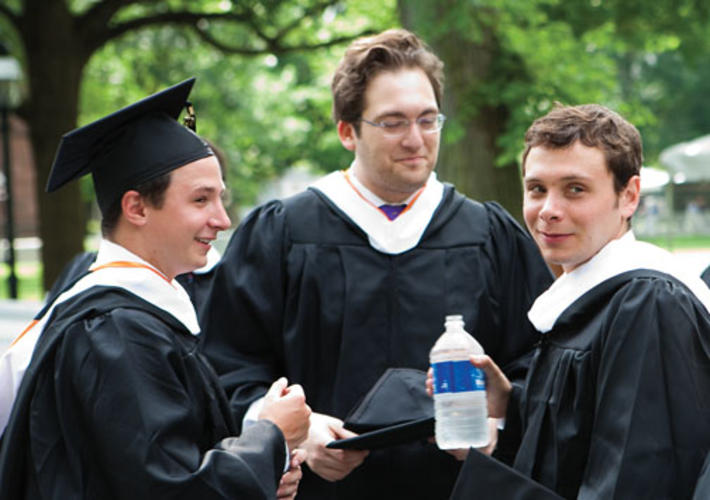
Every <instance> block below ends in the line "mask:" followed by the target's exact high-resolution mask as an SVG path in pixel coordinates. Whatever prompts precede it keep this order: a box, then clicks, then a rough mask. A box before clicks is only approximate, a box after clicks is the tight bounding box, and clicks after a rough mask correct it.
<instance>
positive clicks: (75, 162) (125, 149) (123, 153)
mask: <svg viewBox="0 0 710 500" xmlns="http://www.w3.org/2000/svg"><path fill="white" fill-rule="evenodd" d="M194 83H195V78H190V79H188V80H185V81H184V82H182V83H179V84H177V85H174V86H172V87H170V88H167V89H165V90H162V91H160V92H158V93H156V94H153V95H151V96H149V97H146V98H145V99H142V100H140V101H138V102H136V103H134V104H131V105H130V106H127V107H125V108H123V109H120V110H119V111H116V112H115V113H112V114H110V115H108V116H105V117H103V118H101V119H99V120H96V121H95V122H92V123H90V124H88V125H85V126H83V127H80V128H78V129H76V130H72V131H71V132H69V133H67V134H65V135H64V136H63V137H62V139H61V141H60V143H59V148H58V149H57V154H56V157H55V158H54V163H53V164H52V170H51V172H50V174H49V179H48V181H47V192H52V191H55V190H56V189H59V188H60V187H61V186H63V185H64V184H66V183H67V182H69V181H72V180H74V179H77V178H79V177H81V176H83V175H85V174H88V173H89V172H91V174H92V175H93V178H94V189H95V190H96V198H97V201H98V204H99V208H100V209H101V212H102V213H103V214H106V211H107V210H108V208H109V207H110V206H111V205H112V204H113V203H114V202H116V201H117V200H118V199H120V197H121V196H122V195H123V193H125V192H126V191H128V190H129V189H132V188H134V187H136V186H138V185H139V184H141V183H143V182H146V181H149V180H151V179H154V178H156V177H159V176H160V175H163V174H165V173H167V172H170V171H171V170H174V169H176V168H178V167H181V166H183V165H186V164H188V163H191V162H193V161H196V160H199V159H201V158H205V157H207V156H210V155H212V150H211V149H210V148H209V146H208V145H207V143H206V142H205V141H204V140H202V139H201V138H200V137H198V136H197V134H195V133H194V132H193V131H192V130H190V129H188V128H187V127H185V126H183V125H181V124H179V123H178V122H177V121H176V120H177V118H178V116H179V115H180V112H181V111H182V110H183V108H185V107H186V105H188V104H189V103H188V101H187V97H188V95H189V94H190V90H191V89H192V86H193V84H194Z"/></svg>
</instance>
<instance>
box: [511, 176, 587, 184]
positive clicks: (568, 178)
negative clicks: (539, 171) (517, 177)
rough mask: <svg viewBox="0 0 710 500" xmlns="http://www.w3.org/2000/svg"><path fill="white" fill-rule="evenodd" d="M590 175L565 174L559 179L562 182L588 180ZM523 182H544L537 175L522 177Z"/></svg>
mask: <svg viewBox="0 0 710 500" xmlns="http://www.w3.org/2000/svg"><path fill="white" fill-rule="evenodd" d="M590 179H591V177H587V176H583V175H566V176H565V177H562V178H561V179H560V180H561V181H564V182H570V181H589V180H590ZM523 182H544V180H543V179H540V178H539V177H523Z"/></svg>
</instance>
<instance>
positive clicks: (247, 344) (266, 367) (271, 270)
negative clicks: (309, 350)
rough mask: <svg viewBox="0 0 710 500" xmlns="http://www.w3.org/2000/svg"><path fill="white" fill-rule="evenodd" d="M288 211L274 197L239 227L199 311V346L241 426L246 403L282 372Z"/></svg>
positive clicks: (263, 392)
mask: <svg viewBox="0 0 710 500" xmlns="http://www.w3.org/2000/svg"><path fill="white" fill-rule="evenodd" d="M285 219H286V214H285V212H284V209H283V205H282V204H281V202H278V201H274V202H271V203H268V204H266V205H264V206H263V207H261V208H258V209H256V210H255V211H253V212H252V213H251V214H250V215H249V216H248V217H247V218H246V219H245V220H244V221H243V222H242V223H241V224H240V226H239V228H237V230H236V231H235V232H234V234H233V235H232V239H231V240H230V242H229V245H228V246H227V249H226V251H225V253H224V256H223V257H222V260H221V261H220V263H219V264H218V266H217V268H216V269H215V275H214V278H213V280H212V285H211V287H210V289H209V291H208V294H207V298H206V300H205V305H204V307H203V308H202V309H201V311H200V315H199V316H200V320H201V323H202V324H201V326H202V331H203V332H204V341H203V344H202V348H203V350H204V353H205V354H206V355H207V357H208V358H209V360H210V362H211V363H212V365H213V366H214V368H215V370H216V371H217V373H218V375H219V376H220V382H221V384H222V387H224V389H225V391H226V392H227V395H228V397H229V398H230V404H231V407H232V411H233V414H234V416H235V419H236V420H237V425H240V423H241V420H242V418H243V417H244V414H245V413H246V411H247V409H248V407H249V405H250V404H251V403H252V402H254V401H255V400H256V399H258V398H259V397H261V396H263V395H264V394H265V393H266V391H267V389H268V387H269V386H270V384H271V383H272V382H273V381H274V380H276V379H278V378H279V377H280V376H282V375H283V372H284V368H283V363H284V358H283V340H282V338H281V335H280V332H281V328H282V322H283V314H282V311H283V307H284V304H283V303H284V287H285V286H286V285H285V283H284V282H285V278H284V275H285V269H284V268H285V263H284V255H285V253H286V250H287V249H286V248H285V246H286V239H287V235H286V234H285V233H286V220H285Z"/></svg>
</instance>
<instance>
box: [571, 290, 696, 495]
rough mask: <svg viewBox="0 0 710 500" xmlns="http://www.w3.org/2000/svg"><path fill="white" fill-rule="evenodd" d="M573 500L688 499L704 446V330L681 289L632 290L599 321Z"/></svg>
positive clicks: (688, 295)
mask: <svg viewBox="0 0 710 500" xmlns="http://www.w3.org/2000/svg"><path fill="white" fill-rule="evenodd" d="M600 316H601V317H600V318H599V321H601V322H602V324H601V326H602V328H601V332H602V335H603V336H604V337H603V338H601V339H599V340H600V341H601V342H602V349H601V350H600V352H601V354H600V355H599V356H600V359H599V360H598V363H599V370H598V373H597V374H596V396H595V406H594V409H593V411H594V421H593V425H592V430H591V436H590V440H589V441H590V448H589V455H588V458H587V465H586V469H585V471H584V476H583V479H582V485H581V488H580V490H579V498H583V499H592V498H594V499H598V498H689V497H690V496H691V495H692V492H693V488H694V485H695V482H696V480H697V477H698V474H699V472H700V467H701V465H702V463H703V460H704V458H705V454H706V453H707V450H708V447H709V446H710V428H709V426H708V425H707V422H708V421H709V418H710V320H709V319H708V318H709V316H708V313H707V311H706V310H705V308H704V307H703V305H702V304H701V303H700V302H699V301H698V300H697V299H696V298H695V296H694V295H692V293H691V292H690V291H688V290H687V288H685V287H684V286H682V285H680V284H678V283H676V282H674V281H666V280H657V279H656V280H654V279H641V280H633V281H632V282H631V283H630V285H628V286H626V287H624V288H623V289H622V290H620V291H619V292H618V293H616V294H615V295H614V297H613V299H612V300H611V303H610V305H609V307H608V308H607V313H606V314H602V315H600Z"/></svg>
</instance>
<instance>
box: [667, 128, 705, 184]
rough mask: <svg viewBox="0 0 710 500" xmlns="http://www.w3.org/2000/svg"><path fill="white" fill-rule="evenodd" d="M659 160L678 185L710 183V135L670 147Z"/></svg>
mask: <svg viewBox="0 0 710 500" xmlns="http://www.w3.org/2000/svg"><path fill="white" fill-rule="evenodd" d="M659 160H660V162H661V164H662V165H664V166H665V167H666V168H668V171H669V172H670V174H671V176H672V178H673V182H674V183H676V184H682V183H683V182H703V181H710V135H704V136H702V137H698V138H697V139H694V140H692V141H688V142H681V143H679V144H675V145H673V146H670V147H668V148H666V149H664V150H663V151H661V155H660V157H659Z"/></svg>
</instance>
